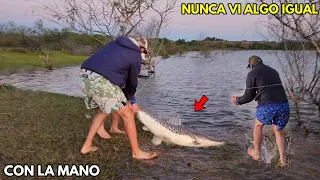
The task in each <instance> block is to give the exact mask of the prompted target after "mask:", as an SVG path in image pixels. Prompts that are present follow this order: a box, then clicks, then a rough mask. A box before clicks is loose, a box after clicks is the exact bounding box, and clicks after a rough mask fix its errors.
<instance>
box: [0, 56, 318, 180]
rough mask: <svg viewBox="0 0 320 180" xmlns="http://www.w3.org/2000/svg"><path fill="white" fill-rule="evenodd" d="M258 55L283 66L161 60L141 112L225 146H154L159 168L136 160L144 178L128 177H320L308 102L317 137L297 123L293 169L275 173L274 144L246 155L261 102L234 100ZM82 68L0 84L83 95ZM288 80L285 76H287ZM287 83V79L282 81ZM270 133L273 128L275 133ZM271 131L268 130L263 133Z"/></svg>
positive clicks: (291, 148) (221, 59)
mask: <svg viewBox="0 0 320 180" xmlns="http://www.w3.org/2000/svg"><path fill="white" fill-rule="evenodd" d="M251 55H258V56H260V57H261V58H262V59H263V60H264V63H265V64H267V65H270V66H271V67H273V68H275V69H277V70H278V72H279V73H280V74H281V67H280V66H279V62H278V59H277V57H276V56H275V55H274V52H273V51H230V52H220V53H216V54H215V57H214V59H213V60H208V59H204V58H202V57H201V56H199V55H197V53H193V52H190V53H186V54H184V55H182V56H172V57H171V58H169V59H164V60H161V59H160V63H159V64H158V66H157V69H156V74H155V75H154V76H152V77H151V78H149V79H141V80H139V87H138V89H140V88H142V87H143V88H142V89H141V91H139V93H138V94H137V101H138V103H139V105H140V106H141V109H142V110H144V111H146V112H148V113H150V114H152V115H153V116H155V117H157V118H160V119H169V118H171V117H174V116H177V115H179V117H180V118H181V119H182V124H183V125H184V126H187V127H188V128H192V129H195V130H197V131H201V132H205V133H206V134H208V135H210V136H212V137H214V138H215V139H216V140H218V141H225V142H227V145H226V146H225V147H221V148H185V147H183V148H181V147H170V146H166V145H161V146H158V147H154V146H150V145H145V146H144V148H152V149H154V150H156V151H158V152H159V153H160V154H161V156H160V157H159V158H158V159H156V160H155V164H154V165H153V166H150V165H147V164H143V163H137V164H136V167H137V168H138V169H139V173H137V172H131V171H130V170H129V169H128V170H126V169H124V170H123V172H121V173H122V178H123V179H151V178H156V179H241V178H244V179H291V180H292V179H320V169H319V168H320V158H319V157H320V136H319V130H320V119H319V116H318V114H317V113H318V111H317V109H316V107H314V106H312V105H308V104H302V105H301V107H302V114H303V118H304V120H306V121H307V120H308V122H309V121H310V122H309V124H307V125H308V128H309V131H310V132H311V133H309V134H308V135H305V134H304V131H303V130H302V129H301V127H299V126H297V122H296V121H295V120H294V119H291V120H290V122H289V124H288V126H287V128H286V131H287V132H288V135H287V145H288V146H287V155H288V159H289V161H290V166H289V168H287V169H278V168H276V165H275V162H274V161H273V159H274V158H276V156H277V151H276V149H275V144H274V142H273V141H268V139H272V138H274V137H272V136H269V137H266V138H265V140H264V141H263V148H262V149H263V155H262V158H263V160H264V161H262V162H260V163H259V162H256V161H253V160H251V159H250V158H249V157H248V156H247V154H246V148H247V146H248V145H249V144H250V141H252V129H253V124H254V120H255V107H256V105H257V104H256V102H251V103H249V104H246V105H242V106H238V107H235V106H234V105H233V104H232V103H231V96H232V95H242V94H243V92H244V88H245V79H246V75H247V73H248V72H249V71H248V70H246V66H247V59H248V58H249V57H250V56H251ZM78 75H79V67H70V68H62V69H57V70H54V71H35V72H31V73H20V74H19V73H18V74H12V75H9V76H0V82H2V83H7V84H11V85H13V86H16V87H18V88H24V89H32V90H40V91H48V92H56V93H62V94H67V95H71V96H81V91H80V81H79V77H78ZM282 78H284V77H283V76H282ZM283 83H284V81H283ZM203 95H206V96H207V97H208V98H209V101H208V102H207V103H206V104H205V107H206V109H205V110H204V111H202V112H194V110H193V108H194V100H195V99H196V100H199V99H200V98H201V97H202V96H203ZM269 130H270V129H269ZM264 131H265V132H266V133H268V132H270V131H268V128H266V130H264Z"/></svg>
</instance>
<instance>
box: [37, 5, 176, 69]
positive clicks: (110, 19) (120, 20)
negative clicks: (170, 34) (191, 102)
mask: <svg viewBox="0 0 320 180" xmlns="http://www.w3.org/2000/svg"><path fill="white" fill-rule="evenodd" d="M176 2H177V0H53V1H52V2H51V3H49V4H43V3H41V2H39V4H41V5H40V6H38V7H36V9H37V11H36V12H38V13H39V15H40V16H42V17H45V18H46V19H48V20H50V21H52V22H55V23H56V24H58V25H60V26H62V27H65V28H71V30H72V31H74V32H78V33H85V34H103V35H106V36H109V37H116V36H119V35H126V36H127V35H135V34H138V33H139V34H143V35H144V36H146V37H147V39H148V42H149V49H148V50H149V55H148V56H147V60H146V62H145V63H146V64H147V65H148V67H149V69H151V71H153V72H154V71H155V66H156V62H155V61H154V59H155V58H154V57H156V56H157V55H158V54H159V52H160V50H161V48H162V45H163V40H160V39H159V37H160V34H161V33H162V32H163V29H164V28H165V27H166V25H167V22H168V21H169V16H170V14H171V13H172V11H173V9H174V7H175V5H176ZM147 14H148V16H146V15H147ZM150 14H152V15H154V16H153V17H151V18H150ZM143 25H144V30H143V31H141V30H140V29H141V27H140V26H143ZM90 37H92V38H94V39H95V40H97V41H99V42H101V43H102V44H105V43H106V42H103V41H101V40H99V39H97V38H95V37H94V36H90Z"/></svg>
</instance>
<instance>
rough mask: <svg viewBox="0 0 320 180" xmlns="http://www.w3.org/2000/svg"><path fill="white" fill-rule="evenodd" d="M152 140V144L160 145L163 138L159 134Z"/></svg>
mask: <svg viewBox="0 0 320 180" xmlns="http://www.w3.org/2000/svg"><path fill="white" fill-rule="evenodd" d="M151 141H152V144H154V145H160V144H161V143H162V140H161V139H160V138H159V137H157V136H153V138H152V140H151Z"/></svg>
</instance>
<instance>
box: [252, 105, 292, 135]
mask: <svg viewBox="0 0 320 180" xmlns="http://www.w3.org/2000/svg"><path fill="white" fill-rule="evenodd" d="M256 116H257V119H258V121H260V122H261V123H263V124H264V125H271V124H274V125H276V126H277V127H278V130H279V131H280V130H282V129H283V128H284V127H285V126H286V125H287V123H288V121H289V117H290V106H289V103H288V102H285V103H279V104H265V105H260V106H257V112H256Z"/></svg>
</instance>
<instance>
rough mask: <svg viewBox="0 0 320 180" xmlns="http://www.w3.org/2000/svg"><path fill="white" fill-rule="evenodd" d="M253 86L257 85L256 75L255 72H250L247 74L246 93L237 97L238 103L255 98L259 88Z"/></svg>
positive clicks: (247, 101)
mask: <svg viewBox="0 0 320 180" xmlns="http://www.w3.org/2000/svg"><path fill="white" fill-rule="evenodd" d="M253 87H256V77H255V74H254V73H253V72H250V73H249V74H248V76H247V80H246V90H245V93H244V95H243V96H241V97H238V98H237V99H236V103H237V104H238V105H241V104H246V103H249V102H251V101H252V100H253V99H254V97H255V96H256V93H257V88H253Z"/></svg>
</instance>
